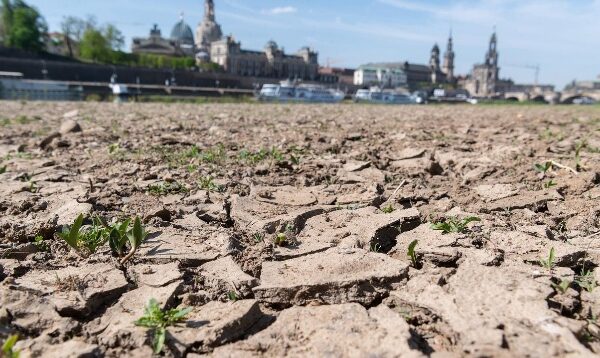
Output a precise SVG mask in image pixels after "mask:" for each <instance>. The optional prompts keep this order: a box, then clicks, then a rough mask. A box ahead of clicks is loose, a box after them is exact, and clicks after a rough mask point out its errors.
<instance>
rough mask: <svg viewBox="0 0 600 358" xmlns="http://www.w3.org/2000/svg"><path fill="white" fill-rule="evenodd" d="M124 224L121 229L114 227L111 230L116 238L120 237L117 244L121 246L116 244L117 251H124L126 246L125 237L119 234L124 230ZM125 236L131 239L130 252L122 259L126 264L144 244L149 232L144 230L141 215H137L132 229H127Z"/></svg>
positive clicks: (122, 262)
mask: <svg viewBox="0 0 600 358" xmlns="http://www.w3.org/2000/svg"><path fill="white" fill-rule="evenodd" d="M127 224H129V223H127ZM122 226H123V224H121V226H120V227H119V229H117V230H115V229H113V230H112V232H111V234H112V233H113V232H114V233H115V238H118V241H116V242H115V243H116V244H117V245H120V246H116V249H117V253H118V252H121V253H122V252H123V247H124V243H123V242H124V239H123V237H122V236H118V235H120V233H121V232H122V231H119V230H122ZM125 236H126V237H127V240H128V241H129V253H128V254H127V255H125V257H123V258H122V259H121V265H123V264H125V262H127V261H129V259H131V258H132V257H133V255H134V254H135V252H136V251H137V249H138V248H139V247H140V246H141V245H142V242H144V240H145V239H146V237H147V236H148V233H147V232H146V230H144V227H143V226H142V221H141V220H140V218H139V217H137V216H136V217H135V219H134V220H133V227H132V228H131V230H129V231H127V233H126V235H125Z"/></svg>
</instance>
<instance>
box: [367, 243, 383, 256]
mask: <svg viewBox="0 0 600 358" xmlns="http://www.w3.org/2000/svg"><path fill="white" fill-rule="evenodd" d="M369 251H370V252H376V253H377V252H381V245H380V244H378V243H376V242H373V243H371V246H370V247H369Z"/></svg>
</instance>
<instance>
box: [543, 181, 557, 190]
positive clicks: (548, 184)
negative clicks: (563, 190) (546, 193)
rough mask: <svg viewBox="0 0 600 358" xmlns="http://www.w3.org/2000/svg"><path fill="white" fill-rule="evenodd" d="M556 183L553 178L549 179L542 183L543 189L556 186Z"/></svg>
mask: <svg viewBox="0 0 600 358" xmlns="http://www.w3.org/2000/svg"><path fill="white" fill-rule="evenodd" d="M557 185H558V184H557V183H556V182H555V181H554V180H549V181H547V182H545V183H544V189H550V188H553V187H555V186H557Z"/></svg>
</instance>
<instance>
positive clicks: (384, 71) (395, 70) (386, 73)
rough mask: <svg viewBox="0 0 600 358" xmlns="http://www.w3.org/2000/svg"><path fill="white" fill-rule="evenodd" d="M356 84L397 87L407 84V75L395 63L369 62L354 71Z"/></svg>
mask: <svg viewBox="0 0 600 358" xmlns="http://www.w3.org/2000/svg"><path fill="white" fill-rule="evenodd" d="M354 84H355V85H356V86H363V87H370V86H379V87H381V88H399V87H406V86H407V84H408V83H407V76H406V73H405V72H404V70H403V69H402V67H401V66H399V65H398V64H395V63H369V64H366V65H362V66H359V67H358V68H357V69H356V71H354Z"/></svg>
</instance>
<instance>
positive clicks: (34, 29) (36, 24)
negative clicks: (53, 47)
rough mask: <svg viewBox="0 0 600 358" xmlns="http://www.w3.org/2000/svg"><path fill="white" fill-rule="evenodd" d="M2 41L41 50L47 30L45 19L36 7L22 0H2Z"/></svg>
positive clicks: (30, 49) (10, 44)
mask: <svg viewBox="0 0 600 358" xmlns="http://www.w3.org/2000/svg"><path fill="white" fill-rule="evenodd" d="M2 23H3V26H2V27H3V32H4V37H5V38H4V42H5V44H6V45H7V46H11V47H17V48H21V49H24V50H28V51H38V52H39V51H42V50H43V49H44V47H45V46H44V36H45V35H46V33H47V32H48V26H47V25H46V21H45V20H44V18H43V17H42V16H41V15H40V13H39V12H38V11H37V9H36V8H34V7H31V6H29V5H27V4H26V3H25V2H24V1H23V0H14V1H13V2H11V1H10V0H2Z"/></svg>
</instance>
